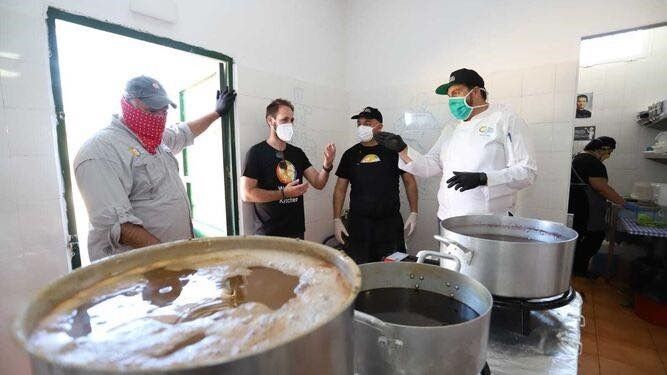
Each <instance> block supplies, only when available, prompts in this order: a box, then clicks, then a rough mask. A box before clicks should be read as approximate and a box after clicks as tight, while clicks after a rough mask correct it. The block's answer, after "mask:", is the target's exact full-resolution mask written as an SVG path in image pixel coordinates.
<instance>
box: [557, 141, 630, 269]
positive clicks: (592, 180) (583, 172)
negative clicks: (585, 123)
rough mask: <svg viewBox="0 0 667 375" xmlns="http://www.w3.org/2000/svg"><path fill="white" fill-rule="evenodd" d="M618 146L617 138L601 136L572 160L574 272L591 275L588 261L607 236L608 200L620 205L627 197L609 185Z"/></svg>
mask: <svg viewBox="0 0 667 375" xmlns="http://www.w3.org/2000/svg"><path fill="white" fill-rule="evenodd" d="M614 149H616V140H614V138H611V137H604V136H603V137H599V138H595V139H593V140H592V141H590V142H589V143H588V144H587V145H586V146H585V147H584V151H583V152H581V153H579V154H577V155H576V156H575V157H574V158H573V159H572V173H571V175H570V200H569V204H568V212H569V213H571V214H574V221H573V225H572V228H573V229H574V230H575V231H577V233H578V234H579V237H577V247H576V249H575V253H574V267H573V273H574V274H575V275H577V276H588V263H589V262H590V260H591V258H592V257H593V256H594V255H595V254H596V253H597V252H598V250H600V246H601V245H602V241H604V237H605V228H606V224H605V213H606V211H607V200H609V201H612V202H614V203H616V204H618V205H623V204H625V200H624V199H623V197H621V196H620V195H619V194H618V193H617V192H616V190H614V189H613V188H612V187H611V186H610V185H609V180H608V178H609V177H608V176H607V168H605V166H604V164H602V162H603V161H605V160H607V159H608V158H609V157H610V156H611V153H612V152H613V151H614Z"/></svg>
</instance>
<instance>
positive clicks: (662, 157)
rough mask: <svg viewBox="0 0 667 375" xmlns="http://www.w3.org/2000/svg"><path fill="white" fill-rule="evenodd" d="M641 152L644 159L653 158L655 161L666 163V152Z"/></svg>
mask: <svg viewBox="0 0 667 375" xmlns="http://www.w3.org/2000/svg"><path fill="white" fill-rule="evenodd" d="M642 154H644V157H645V158H646V159H650V160H655V161H657V162H660V163H663V164H667V152H652V151H644V152H643V153H642Z"/></svg>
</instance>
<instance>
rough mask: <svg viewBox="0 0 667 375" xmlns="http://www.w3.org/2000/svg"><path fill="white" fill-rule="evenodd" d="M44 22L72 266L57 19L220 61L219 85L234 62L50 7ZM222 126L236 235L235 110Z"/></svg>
mask: <svg viewBox="0 0 667 375" xmlns="http://www.w3.org/2000/svg"><path fill="white" fill-rule="evenodd" d="M46 15H47V18H46V24H47V28H48V40H49V52H50V54H49V66H50V70H51V90H52V91H53V101H54V105H55V111H56V118H57V121H58V124H57V126H56V134H57V139H58V155H59V158H60V168H61V172H62V177H63V184H64V189H65V192H64V198H65V206H66V212H67V231H68V234H69V241H68V247H69V249H70V252H71V254H72V259H71V267H72V269H75V268H78V267H80V266H81V258H80V254H79V244H78V240H77V233H76V218H75V216H74V201H73V199H72V186H71V183H70V177H71V171H70V168H69V154H68V152H67V132H66V127H65V110H64V107H63V98H62V90H61V87H62V86H61V81H60V69H59V65H58V64H59V62H58V43H57V38H56V20H62V21H67V22H71V23H75V24H78V25H81V26H87V27H90V28H93V29H97V30H102V31H106V32H110V33H114V34H118V35H122V36H126V37H130V38H134V39H138V40H143V41H145V42H149V43H154V44H159V45H161V46H165V47H170V48H174V49H178V50H181V51H185V52H190V53H194V54H197V55H201V56H206V57H210V58H212V59H216V60H219V61H222V63H221V64H220V68H221V71H220V87H221V88H222V87H227V86H229V87H232V86H233V82H234V77H233V64H234V60H233V59H232V58H231V57H229V56H227V55H224V54H222V53H219V52H215V51H211V50H208V49H204V48H201V47H197V46H193V45H190V44H186V43H183V42H179V41H176V40H173V39H169V38H165V37H161V36H156V35H153V34H149V33H145V32H141V31H137V30H134V29H130V28H128V27H125V26H121V25H118V24H114V23H110V22H105V21H100V20H97V19H94V18H90V17H86V16H81V15H78V14H73V13H68V12H66V11H63V10H60V9H57V8H53V7H49V8H48V10H47V12H46ZM221 125H222V147H223V150H222V153H223V167H224V171H223V173H224V180H225V197H226V201H227V204H226V207H225V212H226V216H227V234H228V235H238V234H239V208H238V189H237V185H236V182H237V171H236V145H235V139H236V135H235V129H234V109H233V108H232V110H231V111H230V113H229V115H227V116H225V117H224V118H222V119H221Z"/></svg>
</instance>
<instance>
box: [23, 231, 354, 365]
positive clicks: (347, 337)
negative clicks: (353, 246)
mask: <svg viewBox="0 0 667 375" xmlns="http://www.w3.org/2000/svg"><path fill="white" fill-rule="evenodd" d="M256 249H266V250H271V251H277V252H284V253H285V254H286V255H288V254H300V255H307V256H309V257H313V258H315V259H316V260H317V261H319V260H322V261H324V262H325V264H329V265H331V266H333V267H335V268H336V269H337V270H338V272H339V274H340V276H341V277H342V279H343V280H344V281H345V282H346V283H347V285H348V286H349V296H346V298H345V299H344V303H341V304H337V305H335V306H332V307H331V309H330V311H325V312H324V314H325V317H326V319H325V320H324V321H323V322H321V323H319V324H318V325H315V326H313V327H310V328H309V329H307V330H305V331H304V332H302V333H300V334H298V335H296V336H294V337H291V338H290V339H289V340H286V341H284V342H280V341H278V342H273V343H270V345H269V346H268V347H267V348H264V349H262V350H260V351H255V352H250V353H240V354H239V355H238V356H235V357H232V358H229V359H227V360H220V361H215V360H213V361H208V362H205V363H201V364H198V363H180V364H176V365H174V366H167V367H166V368H160V369H158V370H156V369H154V368H152V369H149V370H131V371H121V370H118V369H112V370H106V369H102V370H100V369H99V368H95V369H91V368H87V367H85V366H78V365H77V366H72V365H68V364H65V363H63V362H60V361H58V359H57V356H51V355H49V356H48V358H47V356H45V355H43V354H40V353H39V352H37V351H35V350H32V349H31V347H30V345H29V339H30V336H31V334H32V333H33V332H34V330H35V328H36V327H37V326H38V324H39V323H40V322H41V321H42V320H43V318H44V317H46V316H47V315H48V314H49V313H50V312H52V311H54V308H55V307H56V306H58V305H59V304H61V303H62V302H63V301H67V300H68V299H70V298H72V296H74V295H76V294H77V293H79V292H81V291H83V290H86V289H87V288H91V287H93V286H95V285H98V284H99V283H101V282H103V281H105V280H107V279H108V278H110V277H113V276H114V275H119V274H123V273H124V272H128V271H130V270H134V269H136V268H139V267H144V266H147V265H152V264H155V263H159V262H162V261H170V262H171V261H173V260H175V259H176V260H178V259H180V258H183V257H188V258H191V257H193V256H195V257H197V256H203V257H204V256H210V255H212V254H213V255H214V254H217V253H221V252H227V251H231V250H234V251H238V250H247V251H248V252H252V251H253V250H256ZM265 271H266V270H265ZM266 272H270V271H266ZM171 276H173V275H169V274H165V273H164V272H163V273H158V274H153V275H152V276H151V277H153V279H156V280H160V279H161V278H166V279H168V280H171V279H173V277H171ZM229 283H230V285H231V288H232V289H234V288H235V286H234V285H232V284H233V283H234V280H230V281H229ZM149 284H150V281H149ZM167 284H168V285H166V286H161V287H160V288H161V290H163V292H164V293H163V294H162V295H161V296H160V297H159V298H158V299H154V300H152V303H153V304H154V305H158V306H160V305H161V304H168V303H169V301H170V299H173V298H175V295H176V294H178V292H179V290H178V289H179V288H181V287H183V288H185V286H181V285H180V284H179V283H178V282H176V283H173V282H171V281H169V282H167ZM360 285H361V274H360V270H359V268H358V267H357V265H356V264H355V263H354V262H353V261H352V260H351V259H350V258H348V257H347V256H345V255H344V254H343V253H341V252H339V251H337V250H335V249H332V248H329V247H326V246H323V245H320V244H317V243H313V242H308V241H303V240H295V239H286V238H276V237H266V236H248V237H245V236H243V237H224V238H206V239H197V240H189V241H177V242H171V243H165V244H160V245H155V246H150V247H147V248H143V249H138V250H133V251H131V252H128V253H124V254H120V255H117V256H113V257H110V258H107V259H105V260H102V261H100V262H97V263H93V264H91V265H90V266H87V267H84V268H82V269H79V270H76V271H74V272H71V273H69V274H68V275H66V276H64V277H62V278H60V279H58V280H56V281H55V282H53V283H51V284H50V285H48V286H47V287H45V288H44V289H43V290H42V291H41V292H40V293H39V294H37V296H35V297H34V298H33V299H32V301H31V302H30V303H29V305H28V306H27V307H26V309H25V310H24V311H23V312H22V314H21V315H19V317H18V318H17V320H16V322H15V332H14V333H15V337H16V339H17V340H18V342H19V343H20V344H21V345H22V346H23V347H24V348H26V350H27V351H28V352H29V355H30V360H31V364H32V369H33V373H34V374H95V373H120V372H122V373H141V374H146V373H165V372H166V373H175V374H304V375H305V374H315V373H317V374H340V375H343V374H344V375H347V374H351V373H352V372H353V342H352V340H353V331H352V320H353V302H354V299H355V297H356V295H357V293H358V291H359V289H360ZM258 292H260V296H261V292H263V291H258ZM271 293H272V292H271ZM149 294H150V291H149ZM251 294H252V293H251ZM254 294H257V293H254ZM264 294H266V293H264ZM143 297H146V296H143ZM274 297H275V296H274ZM138 298H142V295H141V292H140V293H139V295H138ZM147 298H150V297H147ZM240 298H244V296H240ZM277 298H283V297H280V296H278V297H277ZM204 310H205V309H204ZM121 313H122V312H121ZM196 313H197V314H206V313H209V312H207V311H203V310H201V309H200V310H198V311H197V312H196ZM221 345H224V344H223V343H221Z"/></svg>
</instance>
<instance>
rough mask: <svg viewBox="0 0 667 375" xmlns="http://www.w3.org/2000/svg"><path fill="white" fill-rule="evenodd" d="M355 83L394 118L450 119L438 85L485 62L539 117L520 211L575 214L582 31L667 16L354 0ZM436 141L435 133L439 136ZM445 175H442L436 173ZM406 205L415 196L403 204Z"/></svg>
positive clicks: (627, 7)
mask: <svg viewBox="0 0 667 375" xmlns="http://www.w3.org/2000/svg"><path fill="white" fill-rule="evenodd" d="M346 12H347V24H348V27H347V28H346V30H347V44H346V46H347V68H346V69H347V75H346V79H347V87H348V90H349V91H350V107H351V108H363V106H365V105H373V106H376V107H378V108H379V109H380V110H381V111H382V112H383V114H385V113H387V114H388V115H389V116H387V114H385V118H386V120H385V128H386V129H387V130H388V131H392V129H394V130H397V131H400V130H405V127H404V126H403V125H404V124H403V120H402V117H403V115H404V113H405V112H411V111H414V110H415V108H419V110H421V111H426V112H427V113H429V114H430V115H432V116H433V118H435V120H433V123H439V124H440V125H442V123H444V122H445V121H447V120H449V119H450V118H451V117H450V115H449V114H448V113H447V108H446V105H445V104H446V101H445V100H446V97H438V96H436V95H435V94H434V90H435V88H436V87H437V86H438V85H439V84H441V83H443V82H444V81H446V80H447V79H448V77H449V74H450V72H452V71H453V70H456V69H458V68H461V67H467V68H471V69H475V70H477V71H478V72H479V73H480V74H481V75H482V77H484V78H485V80H486V87H487V88H488V90H489V92H490V98H491V100H495V101H499V102H505V103H508V104H510V105H511V106H512V107H513V108H514V109H515V110H517V111H518V112H519V113H520V114H521V116H522V117H523V118H524V119H526V121H527V122H528V124H529V134H530V135H531V136H532V138H533V143H534V145H535V149H536V158H537V160H538V164H539V169H540V170H539V172H538V174H539V177H538V180H537V182H536V184H535V185H534V186H533V187H532V188H530V189H526V190H525V191H523V192H522V194H520V197H519V210H518V211H519V214H521V215H524V216H532V217H539V218H544V219H550V220H558V221H564V220H565V212H566V208H567V184H568V181H569V173H568V170H569V162H570V151H571V147H572V135H571V131H572V130H571V124H572V123H573V121H574V106H573V104H572V103H573V101H572V100H573V99H572V98H573V95H574V94H575V87H576V80H577V71H578V68H577V61H578V57H579V41H580V40H581V37H583V36H588V35H594V34H598V33H604V32H610V31H615V30H621V29H627V28H632V27H637V26H642V25H647V24H653V23H658V22H662V21H664V20H665V19H666V18H667V5H666V4H665V3H664V2H662V1H654V0H636V1H630V0H592V1H583V2H582V1H574V0H563V1H530V2H529V1H521V0H508V1H493V0H476V1H465V2H464V1H458V2H446V1H437V0H425V1H419V2H415V1H406V0H387V1H374V0H355V1H348V8H347V10H346ZM432 142H435V138H433V140H432ZM434 180H436V181H434ZM437 180H438V177H434V178H432V179H430V180H428V181H421V180H420V181H419V182H420V185H421V186H420V193H421V196H420V217H419V221H418V223H419V225H418V229H417V232H416V234H415V238H413V239H412V240H411V241H410V243H409V245H410V248H411V249H412V251H417V250H420V249H424V248H433V247H434V246H436V243H435V241H433V240H431V239H430V236H431V235H432V234H433V233H434V232H435V229H436V224H435V211H436V206H437V201H436V200H435V199H434V194H435V193H434V190H435V189H437ZM403 206H405V204H404V205H403Z"/></svg>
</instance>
